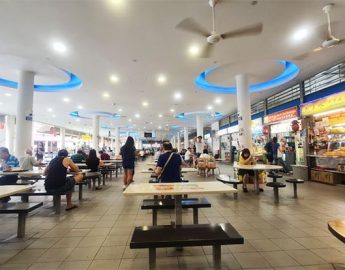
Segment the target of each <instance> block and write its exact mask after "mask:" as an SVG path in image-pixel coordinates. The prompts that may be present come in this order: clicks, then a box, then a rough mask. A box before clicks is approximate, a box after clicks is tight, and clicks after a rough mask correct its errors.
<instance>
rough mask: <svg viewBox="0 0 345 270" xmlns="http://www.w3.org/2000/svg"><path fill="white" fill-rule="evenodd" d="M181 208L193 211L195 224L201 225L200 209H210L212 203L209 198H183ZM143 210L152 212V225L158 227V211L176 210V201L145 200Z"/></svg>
mask: <svg viewBox="0 0 345 270" xmlns="http://www.w3.org/2000/svg"><path fill="white" fill-rule="evenodd" d="M181 206H182V208H184V209H187V208H192V209H193V223H194V224H198V223H199V221H198V220H199V213H198V209H199V208H210V207H211V203H210V202H209V201H208V200H207V198H183V199H182V201H181ZM141 209H143V210H149V209H151V210H152V225H153V226H155V225H157V210H163V209H175V200H174V199H145V200H143V203H142V205H141Z"/></svg>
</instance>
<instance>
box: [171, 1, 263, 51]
mask: <svg viewBox="0 0 345 270" xmlns="http://www.w3.org/2000/svg"><path fill="white" fill-rule="evenodd" d="M218 2H219V0H209V2H208V3H209V5H210V6H211V8H212V31H211V32H209V31H208V30H207V29H205V28H204V27H203V26H201V25H200V24H199V23H197V22H196V21H195V20H194V19H192V18H186V19H184V20H183V21H181V22H180V23H179V24H178V25H177V26H176V29H179V30H183V31H187V32H191V33H194V34H198V35H201V36H203V37H205V38H206V41H207V44H206V45H205V47H204V48H203V50H202V52H201V53H200V57H201V58H208V57H209V56H210V54H211V51H212V49H213V47H214V45H215V44H216V43H218V42H219V41H220V40H222V39H228V38H235V37H240V36H248V35H257V34H260V33H261V32H262V30H263V25H262V23H257V24H254V25H250V26H246V27H243V28H240V29H236V30H232V31H228V32H225V33H223V34H218V33H217V32H216V26H215V6H216V4H217V3H218Z"/></svg>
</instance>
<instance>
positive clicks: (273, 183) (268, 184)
mask: <svg viewBox="0 0 345 270" xmlns="http://www.w3.org/2000/svg"><path fill="white" fill-rule="evenodd" d="M266 186H268V187H273V188H283V187H286V185H285V184H284V183H280V182H268V183H267V184H266Z"/></svg>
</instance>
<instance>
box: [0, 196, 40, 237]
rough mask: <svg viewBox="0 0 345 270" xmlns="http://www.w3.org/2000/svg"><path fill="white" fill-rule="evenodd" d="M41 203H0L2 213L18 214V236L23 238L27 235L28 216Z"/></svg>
mask: <svg viewBox="0 0 345 270" xmlns="http://www.w3.org/2000/svg"><path fill="white" fill-rule="evenodd" d="M42 205H43V202H40V203H23V202H18V203H17V202H16V203H2V204H0V214H18V228H17V237H18V238H23V237H24V236H25V224H26V217H27V215H28V213H29V212H31V211H33V210H35V209H37V208H39V207H41V206H42Z"/></svg>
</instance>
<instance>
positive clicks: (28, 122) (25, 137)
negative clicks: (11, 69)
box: [14, 71, 35, 158]
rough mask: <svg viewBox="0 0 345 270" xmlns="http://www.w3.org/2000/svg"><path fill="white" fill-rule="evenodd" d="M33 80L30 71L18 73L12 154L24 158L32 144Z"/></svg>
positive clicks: (33, 74)
mask: <svg viewBox="0 0 345 270" xmlns="http://www.w3.org/2000/svg"><path fill="white" fill-rule="evenodd" d="M34 78H35V73H34V72H32V71H20V73H19V83H18V91H17V114H16V137H15V150H14V153H15V155H16V156H17V158H19V157H22V156H24V151H25V149H26V148H28V147H31V142H32V111H33V109H32V108H33V101H34Z"/></svg>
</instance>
